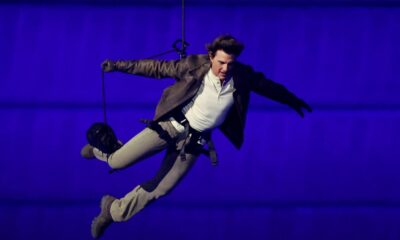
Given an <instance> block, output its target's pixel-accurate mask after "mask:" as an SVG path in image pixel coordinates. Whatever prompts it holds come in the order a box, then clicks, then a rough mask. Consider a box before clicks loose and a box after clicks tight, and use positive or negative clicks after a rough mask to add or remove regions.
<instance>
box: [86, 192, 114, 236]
mask: <svg viewBox="0 0 400 240" xmlns="http://www.w3.org/2000/svg"><path fill="white" fill-rule="evenodd" d="M115 199H116V198H115V197H113V196H110V195H105V196H103V197H102V198H101V204H100V208H101V212H100V214H99V215H98V216H97V217H95V218H94V219H93V221H92V226H91V231H92V237H93V238H94V239H98V238H100V237H101V235H103V233H104V230H106V228H107V227H108V226H109V225H110V224H111V223H112V222H114V221H113V219H112V217H111V213H110V208H111V204H112V203H113V202H114V200H115Z"/></svg>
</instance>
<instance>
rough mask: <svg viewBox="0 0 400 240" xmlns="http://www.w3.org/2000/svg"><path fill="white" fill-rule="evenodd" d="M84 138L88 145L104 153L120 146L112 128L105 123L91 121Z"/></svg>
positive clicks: (111, 151)
mask: <svg viewBox="0 0 400 240" xmlns="http://www.w3.org/2000/svg"><path fill="white" fill-rule="evenodd" d="M86 138H87V140H88V142H89V144H90V145H92V146H93V147H95V148H97V149H99V150H100V151H102V152H103V153H106V154H111V153H113V152H115V151H116V150H118V149H119V148H121V147H122V144H121V143H120V142H118V139H117V137H116V135H115V133H114V131H113V130H112V128H111V127H110V126H109V125H107V124H105V123H100V122H97V123H93V124H92V126H90V128H89V129H88V130H87V132H86Z"/></svg>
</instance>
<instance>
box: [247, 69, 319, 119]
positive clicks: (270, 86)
mask: <svg viewBox="0 0 400 240" xmlns="http://www.w3.org/2000/svg"><path fill="white" fill-rule="evenodd" d="M251 89H252V91H254V92H256V93H258V94H260V95H262V96H265V97H268V98H270V99H272V100H275V101H277V102H280V103H283V104H287V105H288V106H289V107H291V108H293V109H294V110H295V111H296V112H297V113H298V114H299V115H300V116H301V117H304V111H303V110H304V109H305V110H306V111H307V112H312V109H311V107H310V106H309V105H308V104H307V103H306V102H305V101H304V100H302V99H300V98H298V97H297V96H296V95H295V94H293V93H292V92H290V91H289V90H288V89H287V88H286V87H285V86H283V85H282V84H279V83H276V82H274V81H272V80H270V79H268V78H266V77H265V76H264V74H262V73H260V72H253V73H252V77H251Z"/></svg>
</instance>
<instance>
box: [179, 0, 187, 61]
mask: <svg viewBox="0 0 400 240" xmlns="http://www.w3.org/2000/svg"><path fill="white" fill-rule="evenodd" d="M180 57H181V59H182V58H185V57H186V43H185V0H182V51H181V53H180Z"/></svg>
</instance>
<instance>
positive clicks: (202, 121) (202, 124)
mask: <svg viewBox="0 0 400 240" xmlns="http://www.w3.org/2000/svg"><path fill="white" fill-rule="evenodd" d="M234 91H235V88H234V86H233V79H232V78H230V79H229V80H227V81H226V80H225V81H224V84H223V85H221V81H220V80H219V78H218V77H217V76H215V75H214V74H213V72H212V71H211V69H210V70H209V71H208V73H207V74H206V75H205V76H204V79H203V82H202V85H201V86H200V88H199V90H198V92H197V94H196V96H194V98H193V99H192V101H191V102H190V103H188V104H187V105H186V106H185V107H184V108H183V109H182V113H183V114H184V115H185V117H186V119H187V120H188V121H189V125H190V126H191V127H192V128H194V129H195V130H197V131H200V132H202V131H206V130H209V129H213V128H216V127H218V126H219V125H221V124H222V123H223V121H224V120H225V118H226V115H227V114H228V111H229V109H230V108H231V106H232V105H233V92H234ZM171 120H172V121H171V123H172V125H173V126H174V127H175V128H176V129H177V130H178V131H179V132H183V131H184V127H183V126H182V125H181V124H179V123H178V122H177V121H175V120H174V119H171Z"/></svg>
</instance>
